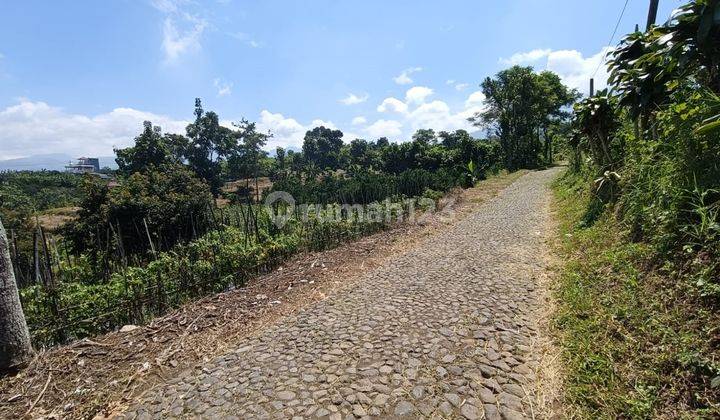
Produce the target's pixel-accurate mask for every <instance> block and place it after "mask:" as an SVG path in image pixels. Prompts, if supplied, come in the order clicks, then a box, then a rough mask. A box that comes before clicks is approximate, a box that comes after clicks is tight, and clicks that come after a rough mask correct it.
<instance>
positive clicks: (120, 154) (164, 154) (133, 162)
mask: <svg viewBox="0 0 720 420" xmlns="http://www.w3.org/2000/svg"><path fill="white" fill-rule="evenodd" d="M186 149H187V142H186V141H185V138H184V137H183V136H177V135H165V136H162V134H161V132H160V127H157V126H155V127H153V125H152V123H151V122H150V121H145V122H144V123H143V132H142V134H140V135H139V136H137V137H136V138H135V145H134V146H132V147H128V148H125V149H115V154H116V155H117V157H116V158H115V162H117V164H118V173H119V174H120V175H123V176H129V175H131V174H133V173H135V172H144V171H147V170H150V169H152V168H153V167H158V166H161V165H166V164H172V163H180V162H181V161H182V156H183V154H184V152H185V150H186Z"/></svg>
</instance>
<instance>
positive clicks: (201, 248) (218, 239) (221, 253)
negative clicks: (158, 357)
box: [21, 175, 407, 344]
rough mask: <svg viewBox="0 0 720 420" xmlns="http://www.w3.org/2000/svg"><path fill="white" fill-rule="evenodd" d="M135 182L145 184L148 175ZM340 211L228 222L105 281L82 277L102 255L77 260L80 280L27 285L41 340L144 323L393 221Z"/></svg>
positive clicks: (26, 299)
mask: <svg viewBox="0 0 720 420" xmlns="http://www.w3.org/2000/svg"><path fill="white" fill-rule="evenodd" d="M156 176H160V175H156ZM134 182H136V183H140V184H145V181H144V180H136V181H134ZM145 187H146V186H143V188H145ZM111 194H115V192H114V191H113V192H111ZM121 195H124V194H121ZM205 195H209V193H208V192H207V191H206V192H205ZM395 208H396V209H397V210H396V213H397V214H400V213H403V212H405V211H406V210H407V209H406V208H405V207H403V205H402V204H398V205H396V206H395ZM245 211H247V209H246V210H245ZM254 211H256V212H258V211H259V209H255V210H254ZM338 212H339V208H338V207H337V206H329V207H327V208H325V209H322V210H320V213H319V214H318V213H311V214H310V215H309V216H310V220H309V221H308V222H304V221H302V220H300V219H297V218H293V219H291V220H290V222H289V223H288V224H287V225H286V226H285V227H284V228H283V229H282V230H280V231H274V232H271V229H270V224H269V221H268V219H267V215H266V214H265V213H262V215H263V216H262V219H261V220H260V221H259V223H260V225H261V229H262V231H261V232H260V234H259V235H258V236H248V235H247V232H246V231H245V230H244V229H242V228H241V227H238V226H224V227H222V228H220V229H217V230H214V231H211V232H209V233H207V234H206V235H204V236H203V237H201V238H199V239H197V240H194V241H192V242H188V243H184V244H178V245H176V246H175V247H173V248H172V249H171V250H168V251H165V252H160V253H158V254H157V256H156V258H154V259H153V260H152V261H150V262H149V263H148V264H146V265H144V266H134V267H128V268H127V269H123V270H119V271H117V272H115V273H113V274H112V275H111V276H110V277H109V279H108V280H107V281H104V282H97V281H77V280H78V279H81V278H88V279H96V277H95V274H94V272H95V267H94V265H95V264H96V262H95V261H93V259H92V258H88V257H83V258H80V259H76V260H75V261H74V262H73V265H72V266H71V267H63V270H62V273H63V274H64V275H65V276H67V277H68V278H74V279H75V281H62V282H60V284H59V285H58V287H57V288H55V289H48V288H45V287H43V286H40V285H36V286H31V287H27V288H24V289H23V290H22V291H21V293H22V298H23V303H24V309H25V315H26V318H27V320H28V324H29V325H30V328H31V331H32V335H33V339H34V341H35V342H36V343H38V344H52V343H56V342H57V341H58V340H59V337H60V336H61V335H60V334H59V332H60V331H62V333H63V334H62V336H63V337H64V338H65V339H74V338H81V337H86V336H91V335H95V334H99V333H103V332H106V331H109V330H112V329H114V328H117V327H118V326H121V325H124V324H128V323H141V322H144V321H145V320H147V319H150V318H152V317H153V316H156V315H159V314H162V313H164V312H165V311H167V310H168V309H169V308H174V307H177V306H179V305H181V304H183V303H185V302H188V301H190V300H192V299H194V298H197V297H199V296H204V295H207V294H212V293H217V292H221V291H223V290H228V289H231V288H234V287H241V286H242V285H244V284H245V282H246V281H247V280H248V279H249V278H250V277H252V276H255V275H257V274H259V273H262V272H265V271H267V270H272V269H273V268H275V267H277V266H278V265H279V264H281V263H283V262H284V261H285V260H287V259H288V258H289V257H290V256H292V255H294V254H296V253H297V252H299V251H300V250H311V251H318V250H323V249H328V248H332V247H335V246H337V245H338V244H340V243H342V242H344V241H347V240H351V239H356V238H359V237H361V236H364V235H368V234H371V233H374V232H377V231H378V230H380V229H383V228H384V227H385V226H386V223H385V221H384V220H378V221H372V220H370V221H366V220H358V219H357V218H352V217H345V218H329V215H336V214H338ZM378 212H379V210H378ZM150 213H152V211H151V212H150ZM382 214H384V210H383V212H382ZM319 217H321V218H322V220H323V222H322V223H320V222H319V221H318V218H319ZM63 264H65V263H64V262H63ZM52 299H55V300H56V302H58V306H59V307H60V308H62V311H61V312H62V314H61V316H60V317H58V316H56V315H54V314H53V312H52V307H53V306H52V305H51V304H49V302H50V301H51V300H52Z"/></svg>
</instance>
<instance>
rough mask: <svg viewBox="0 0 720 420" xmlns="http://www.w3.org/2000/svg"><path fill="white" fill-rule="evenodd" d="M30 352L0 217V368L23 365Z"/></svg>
mask: <svg viewBox="0 0 720 420" xmlns="http://www.w3.org/2000/svg"><path fill="white" fill-rule="evenodd" d="M31 355H32V346H31V345H30V333H29V331H28V327H27V323H26V322H25V315H24V314H23V310H22V305H21V304H20V295H19V294H18V289H17V283H16V282H15V272H14V271H13V267H12V261H11V260H10V246H9V243H8V239H7V234H6V233H5V227H4V226H3V224H2V221H1V220H0V371H7V370H12V369H15V368H18V367H20V366H22V365H24V364H25V363H27V361H28V360H29V359H30V357H31Z"/></svg>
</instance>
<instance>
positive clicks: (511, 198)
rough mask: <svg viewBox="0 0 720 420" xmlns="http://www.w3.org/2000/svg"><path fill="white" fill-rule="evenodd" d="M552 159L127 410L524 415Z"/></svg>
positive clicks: (530, 388)
mask: <svg viewBox="0 0 720 420" xmlns="http://www.w3.org/2000/svg"><path fill="white" fill-rule="evenodd" d="M556 173H557V169H552V170H548V171H542V172H533V173H530V174H528V175H526V176H524V177H522V178H520V179H519V180H518V181H517V182H515V183H514V184H513V185H511V186H510V187H508V188H507V189H506V190H504V191H503V192H502V193H501V194H500V195H499V196H498V197H496V198H494V199H492V200H490V201H488V202H487V203H485V204H483V205H481V206H480V207H479V208H478V210H477V211H476V212H474V213H472V214H471V215H470V216H468V217H467V218H465V219H462V220H460V221H458V222H456V223H454V224H452V225H450V226H448V228H447V229H446V230H444V231H443V232H440V233H439V234H436V235H434V236H431V237H429V238H428V239H427V240H425V241H424V242H423V243H422V244H421V245H420V246H418V247H416V248H413V249H412V250H410V251H407V252H406V253H404V254H402V255H401V256H399V257H398V258H396V259H394V260H392V261H390V262H388V263H387V264H386V265H385V266H383V267H380V268H378V269H376V270H374V271H372V272H370V273H369V274H368V275H367V276H366V277H365V278H363V279H362V280H360V281H359V282H358V283H357V285H356V286H354V287H353V288H350V289H348V290H344V291H342V292H340V293H339V294H337V295H335V296H331V297H329V298H328V299H326V300H324V301H322V302H320V303H318V304H316V305H314V306H312V307H310V308H308V309H306V310H305V311H302V312H299V313H298V314H296V315H294V316H291V317H288V318H285V319H283V320H282V321H280V323H279V324H277V325H275V326H272V327H270V328H268V329H266V330H264V331H262V332H261V333H260V334H259V335H256V336H253V337H249V338H247V339H246V341H245V342H244V343H243V344H242V345H241V346H240V347H239V348H237V349H236V350H235V351H233V352H231V353H228V354H226V355H225V356H222V357H219V358H217V359H215V360H213V361H211V362H210V363H208V364H206V365H205V366H203V368H202V369H197V370H195V371H188V372H186V373H184V374H183V375H182V376H181V377H178V378H175V379H172V380H169V381H168V382H167V383H166V384H164V385H163V386H162V387H160V388H159V389H157V390H153V391H152V392H151V393H150V394H149V395H146V396H145V397H144V400H143V401H141V402H140V403H138V404H137V405H136V406H133V407H132V408H131V410H130V411H128V412H127V413H126V416H127V417H128V418H150V417H163V418H166V417H183V418H192V417H203V418H219V417H225V418H297V419H301V418H305V419H311V418H330V419H347V418H365V417H368V416H369V417H373V418H400V417H407V418H418V417H420V418H422V417H428V418H468V419H477V418H483V417H485V418H489V419H495V418H507V419H515V418H531V417H533V416H535V417H538V416H539V414H541V413H537V412H536V410H535V408H534V407H533V403H534V394H535V391H534V383H535V372H536V369H537V367H538V357H537V356H536V355H535V354H534V353H537V352H534V351H533V350H534V347H533V345H534V344H535V341H536V338H537V333H538V327H537V325H536V321H535V318H536V316H537V311H538V309H539V306H540V298H539V296H540V291H539V289H538V279H539V278H540V277H541V276H542V271H543V270H544V268H545V266H544V256H545V245H544V241H545V235H546V234H547V232H548V226H549V223H548V221H549V217H550V216H549V211H548V205H549V197H550V194H549V191H548V184H549V183H550V181H551V180H552V178H553V177H554V176H555V174H556Z"/></svg>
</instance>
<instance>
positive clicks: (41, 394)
mask: <svg viewBox="0 0 720 420" xmlns="http://www.w3.org/2000/svg"><path fill="white" fill-rule="evenodd" d="M51 379H52V373H48V378H47V381H45V386H43V389H42V391H40V395H38V396H37V398H35V401H33V403H32V405H31V406H30V408H28V410H27V411H26V412H25V414H23V417H27V416H28V414H30V412H32V411H33V408H35V406H36V405H37V403H38V402H40V399H41V398H42V397H43V395H45V391H47V388H48V385H50V380H51Z"/></svg>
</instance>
